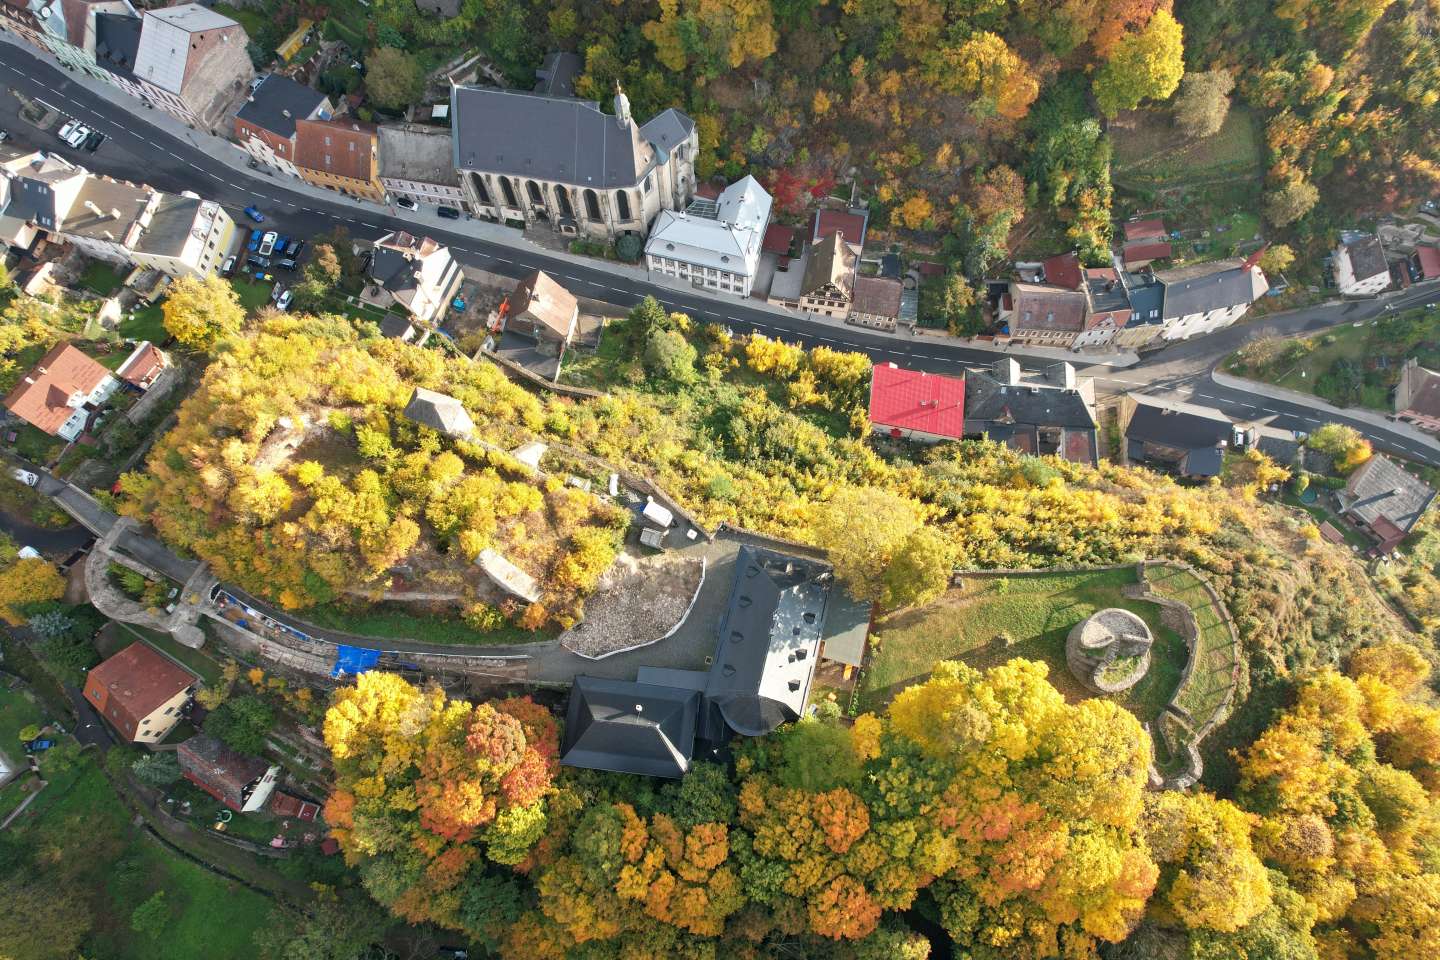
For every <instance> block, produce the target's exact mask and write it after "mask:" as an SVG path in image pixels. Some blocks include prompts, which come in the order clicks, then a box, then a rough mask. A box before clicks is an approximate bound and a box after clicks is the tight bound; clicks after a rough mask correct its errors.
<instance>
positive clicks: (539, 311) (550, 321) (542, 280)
mask: <svg viewBox="0 0 1440 960" xmlns="http://www.w3.org/2000/svg"><path fill="white" fill-rule="evenodd" d="M579 320H580V302H579V301H578V300H576V299H575V295H574V294H572V293H571V292H570V291H569V290H566V289H565V288H564V287H562V286H561V285H560V284H558V283H556V282H555V280H554V278H553V277H551V276H550V274H548V273H545V272H544V271H543V270H536V271H535V272H534V273H532V274H530V275H529V276H528V277H526V278H525V279H524V280H521V281H520V283H519V284H517V285H516V287H515V291H514V292H513V293H511V294H510V299H509V314H508V317H507V319H506V321H505V331H506V332H507V333H519V334H522V335H524V336H527V337H531V338H533V339H534V340H535V342H536V344H537V347H538V349H539V350H540V352H541V353H543V354H547V355H550V356H560V354H562V353H563V352H564V351H565V347H566V346H567V345H569V343H570V339H571V338H572V337H574V336H575V326H576V324H577V323H578V322H579Z"/></svg>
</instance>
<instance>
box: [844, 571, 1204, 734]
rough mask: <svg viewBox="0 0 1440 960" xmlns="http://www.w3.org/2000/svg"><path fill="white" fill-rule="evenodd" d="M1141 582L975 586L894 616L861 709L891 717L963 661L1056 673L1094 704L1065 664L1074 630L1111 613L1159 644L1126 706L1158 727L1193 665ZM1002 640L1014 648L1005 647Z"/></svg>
mask: <svg viewBox="0 0 1440 960" xmlns="http://www.w3.org/2000/svg"><path fill="white" fill-rule="evenodd" d="M1136 582H1137V579H1136V573H1135V570H1134V569H1133V568H1126V569H1123V570H1110V571H1096V572H1089V573H1057V574H1048V575H1042V576H1026V577H1019V576H1017V577H1009V578H1005V579H974V580H970V581H968V582H967V583H966V584H965V586H963V587H960V588H958V589H954V590H950V591H949V592H948V593H946V594H945V595H944V596H943V597H941V598H940V599H939V600H937V601H936V602H934V603H932V604H929V605H928V606H925V607H921V608H919V609H915V610H905V611H901V612H899V613H895V614H891V615H889V616H887V617H885V618H883V619H882V620H880V621H879V622H878V623H877V624H876V625H875V631H874V632H875V636H874V637H873V639H872V641H871V662H870V666H869V669H868V670H867V671H866V674H865V676H864V678H863V680H862V684H863V686H862V688H861V693H860V708H861V709H862V710H876V709H879V708H881V707H883V706H884V705H885V704H886V703H888V702H889V701H890V699H891V698H893V697H894V696H895V694H897V693H898V692H899V691H900V690H902V689H904V688H905V687H907V686H909V685H910V684H913V683H917V682H919V681H921V680H924V679H925V678H926V677H928V676H929V675H930V671H931V669H932V668H933V667H934V665H935V663H936V662H937V661H940V660H955V659H958V660H963V661H964V662H965V663H968V664H970V665H971V666H973V667H977V668H981V669H988V668H990V667H994V666H998V665H1000V664H1002V663H1004V662H1006V661H1007V660H1011V659H1014V658H1016V657H1023V658H1026V659H1030V660H1041V661H1044V662H1045V663H1047V664H1049V666H1050V682H1051V683H1053V684H1054V685H1055V687H1056V688H1057V689H1058V690H1060V691H1061V692H1062V693H1063V694H1065V696H1066V698H1067V699H1069V700H1072V701H1074V700H1080V699H1084V698H1085V697H1088V696H1091V695H1092V694H1090V693H1089V692H1088V691H1087V690H1086V689H1085V688H1084V687H1083V686H1082V685H1081V684H1080V683H1079V681H1077V680H1076V679H1075V678H1074V677H1073V676H1072V675H1071V673H1070V670H1069V668H1068V667H1067V666H1066V664H1065V636H1066V634H1068V633H1069V632H1070V628H1071V627H1073V626H1074V625H1075V624H1077V623H1079V622H1080V621H1081V620H1083V619H1085V618H1086V617H1088V616H1090V614H1092V613H1094V612H1095V611H1096V610H1100V609H1103V608H1105V607H1121V608H1123V609H1125V610H1130V611H1131V612H1133V613H1136V614H1138V615H1139V616H1140V617H1142V618H1143V619H1144V620H1145V622H1146V623H1147V624H1148V625H1149V626H1150V630H1151V633H1152V634H1153V635H1154V637H1155V645H1154V647H1153V648H1152V651H1151V663H1150V670H1149V672H1148V673H1147V674H1146V676H1145V678H1144V679H1143V680H1141V681H1140V683H1138V684H1136V685H1135V686H1134V687H1132V688H1131V689H1130V690H1128V691H1126V692H1125V694H1124V695H1122V696H1119V697H1116V698H1115V699H1116V701H1117V702H1119V703H1120V704H1122V705H1123V706H1125V707H1126V708H1128V709H1129V710H1131V711H1132V712H1133V713H1134V714H1135V715H1136V716H1137V717H1139V718H1140V719H1141V720H1151V719H1154V717H1155V716H1156V715H1157V714H1158V713H1159V712H1160V710H1161V708H1163V707H1164V705H1165V704H1166V703H1167V702H1168V701H1169V700H1170V698H1171V696H1172V695H1173V694H1174V692H1175V688H1176V685H1177V684H1178V683H1179V680H1180V671H1181V670H1182V669H1183V667H1184V664H1185V646H1184V644H1183V643H1182V642H1181V640H1180V638H1179V637H1178V636H1177V635H1176V634H1175V633H1174V631H1172V630H1170V629H1169V628H1167V627H1165V626H1164V625H1163V624H1162V623H1161V622H1160V610H1159V608H1158V607H1156V606H1155V604H1153V603H1147V602H1146V601H1143V600H1131V599H1129V598H1127V597H1125V596H1123V595H1122V594H1121V589H1122V588H1123V587H1125V586H1127V585H1129V584H1134V583H1136ZM1001 634H1005V635H1008V636H1009V637H1010V638H1012V641H1013V642H1012V643H1010V644H1009V645H1003V644H999V643H996V642H995V638H996V637H997V636H1000V635H1001Z"/></svg>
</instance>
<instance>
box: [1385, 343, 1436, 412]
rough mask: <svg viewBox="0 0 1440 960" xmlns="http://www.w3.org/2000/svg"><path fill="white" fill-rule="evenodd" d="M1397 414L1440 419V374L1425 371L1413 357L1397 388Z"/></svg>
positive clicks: (1401, 371) (1407, 363)
mask: <svg viewBox="0 0 1440 960" xmlns="http://www.w3.org/2000/svg"><path fill="white" fill-rule="evenodd" d="M1395 412H1396V413H1415V414H1419V415H1421V416H1426V417H1440V373H1436V372H1435V371H1434V370H1427V369H1425V368H1424V367H1422V366H1420V361H1418V360H1416V359H1415V358H1413V357H1412V358H1410V359H1409V360H1406V361H1405V366H1404V367H1402V368H1401V369H1400V383H1399V384H1398V385H1397V386H1396V387H1395Z"/></svg>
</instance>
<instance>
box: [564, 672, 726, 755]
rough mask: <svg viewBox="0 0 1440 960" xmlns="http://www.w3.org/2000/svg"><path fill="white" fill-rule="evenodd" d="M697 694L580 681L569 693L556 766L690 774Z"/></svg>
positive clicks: (593, 679)
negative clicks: (558, 759) (558, 762)
mask: <svg viewBox="0 0 1440 960" xmlns="http://www.w3.org/2000/svg"><path fill="white" fill-rule="evenodd" d="M699 707H700V693H699V691H697V690H682V689H680V688H678V687H664V686H660V685H658V684H653V683H636V682H633V681H628V680H605V679H601V678H599V677H587V676H578V677H576V678H575V683H574V685H573V686H572V687H571V688H570V705H569V708H568V709H567V710H566V713H565V736H564V739H563V741H562V742H561V744H560V762H561V763H563V764H565V765H566V766H571V767H585V768H588V769H591V770H609V771H611V772H613V773H638V774H643V775H645V776H650V777H680V776H683V775H684V774H685V771H686V770H688V769H690V757H691V754H692V752H693V751H694V749H695V723H696V717H697V713H698V711H699Z"/></svg>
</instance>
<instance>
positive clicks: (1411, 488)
mask: <svg viewBox="0 0 1440 960" xmlns="http://www.w3.org/2000/svg"><path fill="white" fill-rule="evenodd" d="M1434 499H1435V491H1434V490H1433V489H1431V488H1430V486H1429V485H1428V484H1426V483H1425V482H1424V481H1422V480H1420V479H1419V478H1417V477H1415V476H1413V475H1411V474H1410V473H1408V472H1407V471H1405V470H1404V469H1402V468H1401V467H1400V466H1399V465H1398V464H1397V463H1395V461H1393V460H1391V459H1390V458H1389V457H1386V456H1382V455H1381V454H1378V453H1377V454H1376V455H1375V456H1373V457H1371V458H1370V459H1369V460H1367V461H1365V463H1363V464H1361V466H1360V468H1359V469H1357V470H1356V471H1355V472H1354V473H1352V474H1351V475H1350V480H1349V482H1348V483H1346V484H1345V500H1346V510H1347V511H1348V512H1349V513H1350V514H1351V515H1352V516H1356V517H1359V518H1360V519H1361V520H1363V521H1365V522H1366V523H1367V524H1369V525H1370V526H1371V527H1374V526H1375V524H1376V521H1378V520H1380V519H1381V518H1382V517H1383V518H1384V519H1386V520H1389V521H1390V522H1391V523H1393V524H1395V526H1397V527H1399V528H1400V530H1401V531H1402V532H1403V533H1409V532H1410V531H1411V530H1413V529H1414V528H1415V524H1416V523H1417V522H1419V520H1420V517H1421V516H1422V515H1423V514H1424V513H1425V510H1426V509H1427V508H1428V507H1429V506H1430V501H1432V500H1434Z"/></svg>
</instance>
